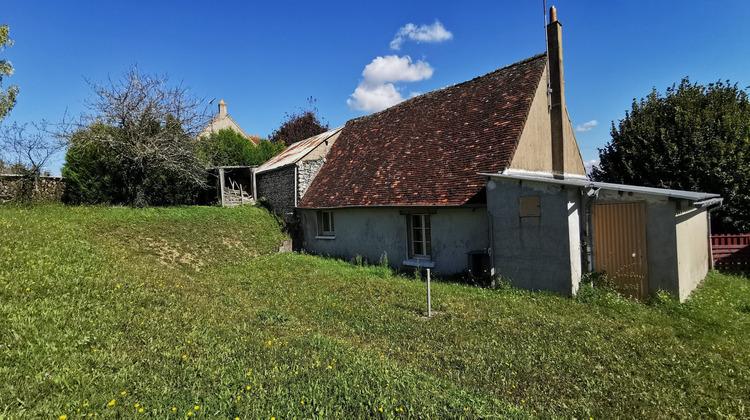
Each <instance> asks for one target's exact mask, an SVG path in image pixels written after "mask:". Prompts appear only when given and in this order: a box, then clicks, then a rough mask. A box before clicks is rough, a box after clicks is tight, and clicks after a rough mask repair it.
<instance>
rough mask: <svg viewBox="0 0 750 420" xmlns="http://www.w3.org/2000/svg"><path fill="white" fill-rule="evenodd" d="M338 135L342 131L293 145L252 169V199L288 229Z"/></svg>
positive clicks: (331, 131)
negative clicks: (262, 205)
mask: <svg viewBox="0 0 750 420" xmlns="http://www.w3.org/2000/svg"><path fill="white" fill-rule="evenodd" d="M340 133H341V127H339V128H334V129H333V130H329V131H326V132H325V133H321V134H318V135H317V136H313V137H310V138H308V139H305V140H302V141H299V142H297V143H294V144H292V145H290V146H289V147H287V148H286V149H284V151H282V152H281V153H279V154H278V155H276V156H274V157H272V158H271V159H269V160H268V161H267V162H265V163H263V164H262V165H260V166H259V167H257V168H256V169H255V187H254V189H253V190H254V191H255V199H256V201H257V200H262V201H264V202H265V203H266V205H268V206H269V207H270V208H271V209H272V210H273V211H274V212H276V214H278V215H279V216H280V217H281V218H282V219H283V220H284V221H285V222H286V223H287V224H288V225H289V224H294V223H295V222H296V221H297V218H296V214H295V208H296V207H297V204H298V203H299V200H300V199H301V198H302V197H303V196H304V195H305V192H306V191H307V189H308V188H309V187H310V184H311V183H312V181H313V179H314V178H315V176H316V175H317V174H318V171H320V168H322V167H323V164H324V163H325V162H326V156H327V155H328V152H329V151H330V150H331V148H332V147H333V145H334V143H336V140H337V139H338V137H339V134H340Z"/></svg>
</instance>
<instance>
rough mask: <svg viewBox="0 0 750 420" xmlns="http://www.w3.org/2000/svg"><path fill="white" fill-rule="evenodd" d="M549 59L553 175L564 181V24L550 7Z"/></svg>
mask: <svg viewBox="0 0 750 420" xmlns="http://www.w3.org/2000/svg"><path fill="white" fill-rule="evenodd" d="M547 59H548V62H549V69H548V71H549V80H550V110H549V120H550V129H551V131H552V136H551V137H552V138H551V141H552V175H553V176H554V177H555V178H559V179H562V178H563V177H564V174H565V150H564V144H565V138H564V135H563V121H564V119H563V117H564V116H563V111H564V109H565V81H564V79H563V57H562V24H561V23H560V22H558V21H557V10H556V9H555V7H554V6H553V7H550V10H549V24H548V25H547Z"/></svg>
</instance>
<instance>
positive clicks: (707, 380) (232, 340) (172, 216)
mask: <svg viewBox="0 0 750 420" xmlns="http://www.w3.org/2000/svg"><path fill="white" fill-rule="evenodd" d="M283 239H284V236H283V235H282V234H281V233H280V231H279V229H278V227H277V225H276V222H275V221H274V220H273V218H271V217H270V216H269V215H268V213H267V212H266V211H265V210H263V209H259V208H252V207H247V208H237V209H223V208H208V207H203V208H201V207H191V208H187V207H186V208H169V209H146V210H134V209H128V208H105V207H64V206H58V205H45V206H38V207H34V208H31V209H24V208H18V207H14V206H0V378H2V380H0V418H13V419H15V418H32V417H34V418H36V417H43V418H54V419H57V418H60V417H61V416H66V418H67V419H76V418H89V417H97V418H102V417H104V418H141V417H142V418H175V419H176V418H232V419H233V418H237V417H239V418H243V419H244V418H247V419H271V418H276V419H279V420H280V419H292V418H311V417H314V418H361V417H374V418H380V417H382V418H401V417H405V418H408V417H412V418H413V417H417V418H505V417H511V418H527V417H537V416H538V417H542V418H548V417H556V418H572V417H577V418H590V417H593V418H618V417H622V418H705V417H709V418H748V417H750V281H749V280H748V278H746V277H741V276H730V275H723V274H719V273H711V274H710V275H709V277H708V279H707V280H706V282H705V284H704V285H703V286H702V287H701V288H700V289H699V290H698V291H697V292H696V293H695V294H694V295H693V297H692V298H691V299H690V301H688V302H687V303H685V304H679V303H677V302H675V301H672V300H669V299H662V300H660V301H658V302H653V303H650V304H640V303H634V302H630V301H627V300H623V299H621V298H618V297H617V296H614V295H612V294H607V293H604V292H601V291H598V290H593V289H588V288H586V289H584V290H583V292H582V293H581V294H580V295H579V297H577V298H573V299H571V298H566V297H562V296H558V295H554V294H548V293H531V292H525V291H519V290H515V289H511V288H500V289H498V290H485V289H478V288H473V287H467V286H462V285H457V284H451V283H441V282H436V283H433V288H432V290H433V299H432V301H433V308H434V310H436V311H437V315H436V316H435V317H434V318H432V319H425V318H423V317H422V315H423V313H424V312H425V310H426V309H425V284H424V283H423V282H421V281H419V280H415V279H413V278H407V277H404V276H395V275H393V274H392V273H391V272H390V270H388V269H385V268H382V267H360V266H356V265H352V264H348V263H344V262H341V261H336V260H332V259H326V258H320V257H313V256H309V255H300V254H279V255H277V254H275V251H276V250H277V248H278V245H279V243H280V242H281V241H282V240H283Z"/></svg>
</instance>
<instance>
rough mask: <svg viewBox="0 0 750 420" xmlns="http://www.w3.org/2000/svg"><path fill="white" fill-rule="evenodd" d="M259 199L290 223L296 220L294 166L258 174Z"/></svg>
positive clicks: (256, 184)
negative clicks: (263, 200)
mask: <svg viewBox="0 0 750 420" xmlns="http://www.w3.org/2000/svg"><path fill="white" fill-rule="evenodd" d="M255 186H256V188H258V195H257V197H258V199H259V200H262V199H265V202H266V204H267V205H268V206H269V207H270V208H271V210H272V211H273V212H275V213H276V214H277V215H279V217H281V218H282V219H283V220H284V221H285V222H287V223H289V222H291V221H292V220H293V218H294V165H292V166H287V167H284V168H281V169H278V170H275V171H269V172H263V173H259V174H256V178H255Z"/></svg>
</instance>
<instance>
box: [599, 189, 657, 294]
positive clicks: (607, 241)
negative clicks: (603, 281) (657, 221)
mask: <svg viewBox="0 0 750 420" xmlns="http://www.w3.org/2000/svg"><path fill="white" fill-rule="evenodd" d="M593 219H594V221H593V222H594V226H593V227H594V268H595V269H596V270H597V271H601V272H604V273H606V274H607V275H608V276H609V277H610V279H611V280H612V281H613V282H614V285H615V288H617V290H619V291H620V292H621V293H623V294H624V295H626V296H629V297H634V298H638V299H643V298H646V297H647V296H648V262H647V260H648V258H647V255H648V254H647V252H646V203H601V204H595V205H594V217H593Z"/></svg>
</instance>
